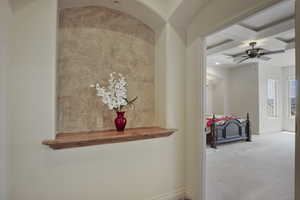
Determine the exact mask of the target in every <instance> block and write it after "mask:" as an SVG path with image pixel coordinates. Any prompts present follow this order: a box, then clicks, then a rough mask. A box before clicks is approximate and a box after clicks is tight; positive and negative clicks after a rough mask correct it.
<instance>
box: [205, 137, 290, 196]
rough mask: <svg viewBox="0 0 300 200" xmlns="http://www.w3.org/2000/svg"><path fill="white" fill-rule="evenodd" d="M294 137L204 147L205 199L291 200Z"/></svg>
mask: <svg viewBox="0 0 300 200" xmlns="http://www.w3.org/2000/svg"><path fill="white" fill-rule="evenodd" d="M294 150H295V135H294V134H291V133H287V132H281V133H272V134H271V133H270V134H264V135H260V136H254V137H253V142H250V143H246V142H239V143H232V144H226V145H220V146H218V149H217V150H214V149H211V148H208V149H207V152H206V157H207V164H206V168H207V175H206V176H207V178H206V195H207V198H206V199H207V200H294Z"/></svg>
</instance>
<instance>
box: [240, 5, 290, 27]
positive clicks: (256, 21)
mask: <svg viewBox="0 0 300 200" xmlns="http://www.w3.org/2000/svg"><path fill="white" fill-rule="evenodd" d="M294 13H295V0H284V1H283V2H280V3H278V4H276V5H274V6H272V7H270V8H268V9H266V10H263V11H262V12H259V13H257V14H255V15H254V16H251V17H249V18H248V19H246V20H244V21H242V22H241V23H240V24H241V25H243V26H246V27H249V28H251V29H253V30H261V29H263V28H265V27H268V26H270V25H272V24H274V23H276V22H279V21H281V20H284V19H287V18H290V17H292V16H293V15H294Z"/></svg>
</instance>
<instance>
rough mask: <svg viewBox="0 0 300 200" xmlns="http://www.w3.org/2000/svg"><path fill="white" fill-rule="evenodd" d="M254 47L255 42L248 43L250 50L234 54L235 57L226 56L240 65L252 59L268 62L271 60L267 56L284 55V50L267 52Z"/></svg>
mask: <svg viewBox="0 0 300 200" xmlns="http://www.w3.org/2000/svg"><path fill="white" fill-rule="evenodd" d="M256 45H257V43H256V42H250V43H249V46H250V47H251V48H250V49H247V50H246V51H245V52H243V53H238V54H235V55H228V54H227V56H230V57H232V58H233V61H234V62H237V63H242V62H244V61H246V60H248V59H253V58H257V59H260V60H264V61H268V60H270V59H271V58H269V57H267V55H271V54H278V53H284V52H285V50H277V51H267V50H265V49H263V48H259V47H255V46H256Z"/></svg>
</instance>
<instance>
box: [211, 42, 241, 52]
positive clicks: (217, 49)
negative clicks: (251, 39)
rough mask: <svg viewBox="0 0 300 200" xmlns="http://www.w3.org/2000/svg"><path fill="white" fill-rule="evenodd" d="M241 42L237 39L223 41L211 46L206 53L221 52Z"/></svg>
mask: <svg viewBox="0 0 300 200" xmlns="http://www.w3.org/2000/svg"><path fill="white" fill-rule="evenodd" d="M241 44H243V43H242V42H239V41H231V42H226V43H223V44H221V45H218V46H216V47H212V48H209V49H207V51H206V54H207V55H213V54H217V53H222V52H224V51H226V50H228V49H232V48H234V47H237V46H239V45H241Z"/></svg>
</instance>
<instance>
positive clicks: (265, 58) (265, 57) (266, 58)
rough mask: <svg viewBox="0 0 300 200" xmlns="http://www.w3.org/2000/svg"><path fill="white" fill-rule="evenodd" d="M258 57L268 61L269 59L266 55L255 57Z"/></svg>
mask: <svg viewBox="0 0 300 200" xmlns="http://www.w3.org/2000/svg"><path fill="white" fill-rule="evenodd" d="M257 58H258V59H261V60H264V61H268V60H271V58H269V57H267V56H259V57H257Z"/></svg>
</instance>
